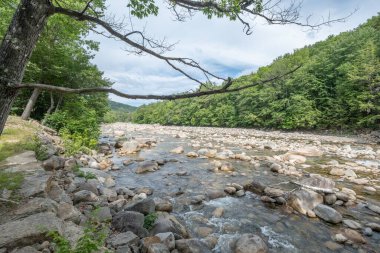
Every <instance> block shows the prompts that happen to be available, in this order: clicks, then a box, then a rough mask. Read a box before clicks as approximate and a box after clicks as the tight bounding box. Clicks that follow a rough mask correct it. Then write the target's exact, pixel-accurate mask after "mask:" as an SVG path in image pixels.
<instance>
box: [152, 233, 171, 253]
mask: <svg viewBox="0 0 380 253" xmlns="http://www.w3.org/2000/svg"><path fill="white" fill-rule="evenodd" d="M156 236H157V237H158V238H160V240H161V242H162V243H163V244H165V245H166V247H168V249H169V250H173V249H174V248H175V238H174V234H173V233H172V232H167V233H158V234H156Z"/></svg>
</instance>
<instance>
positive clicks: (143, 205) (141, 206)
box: [124, 199, 156, 215]
mask: <svg viewBox="0 0 380 253" xmlns="http://www.w3.org/2000/svg"><path fill="white" fill-rule="evenodd" d="M155 208H156V204H155V203H154V200H153V199H143V200H140V201H137V202H132V203H129V204H127V206H125V207H124V210H125V211H135V212H139V213H142V214H144V215H147V214H150V213H153V212H154V211H155Z"/></svg>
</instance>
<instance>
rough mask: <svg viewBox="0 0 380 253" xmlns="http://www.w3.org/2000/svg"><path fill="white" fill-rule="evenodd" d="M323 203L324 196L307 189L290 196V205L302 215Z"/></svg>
mask: <svg viewBox="0 0 380 253" xmlns="http://www.w3.org/2000/svg"><path fill="white" fill-rule="evenodd" d="M322 203H323V197H322V195H320V194H318V193H316V192H314V191H310V190H307V189H300V190H297V191H294V192H292V193H291V194H289V198H288V205H289V206H290V207H292V208H293V209H294V210H296V211H297V212H299V213H301V214H304V215H305V214H306V213H307V211H308V210H313V209H314V208H315V207H316V206H317V205H319V204H322Z"/></svg>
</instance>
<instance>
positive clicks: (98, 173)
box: [80, 168, 111, 182]
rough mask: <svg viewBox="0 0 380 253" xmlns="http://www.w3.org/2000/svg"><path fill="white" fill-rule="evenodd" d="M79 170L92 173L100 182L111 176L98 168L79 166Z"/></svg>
mask: <svg viewBox="0 0 380 253" xmlns="http://www.w3.org/2000/svg"><path fill="white" fill-rule="evenodd" d="M80 170H81V171H83V172H84V173H92V174H94V175H95V176H96V177H97V178H98V180H99V181H100V182H104V181H105V180H106V179H107V178H109V177H111V175H110V174H108V173H106V172H104V171H101V170H98V169H92V168H80Z"/></svg>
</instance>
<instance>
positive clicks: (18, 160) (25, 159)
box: [2, 151, 37, 167]
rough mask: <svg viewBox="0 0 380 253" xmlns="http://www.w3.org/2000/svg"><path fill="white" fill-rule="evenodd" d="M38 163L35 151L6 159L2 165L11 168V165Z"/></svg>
mask: <svg viewBox="0 0 380 253" xmlns="http://www.w3.org/2000/svg"><path fill="white" fill-rule="evenodd" d="M30 163H37V159H36V153H35V152H34V151H26V152H23V153H21V154H18V155H14V156H11V157H8V158H7V159H5V161H4V162H2V164H4V165H7V167H8V166H11V165H22V164H30Z"/></svg>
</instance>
